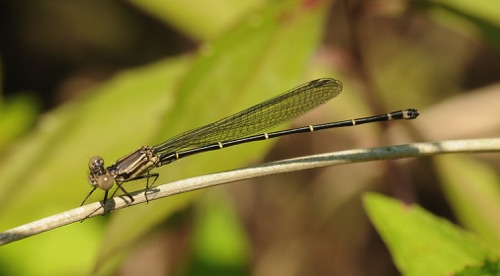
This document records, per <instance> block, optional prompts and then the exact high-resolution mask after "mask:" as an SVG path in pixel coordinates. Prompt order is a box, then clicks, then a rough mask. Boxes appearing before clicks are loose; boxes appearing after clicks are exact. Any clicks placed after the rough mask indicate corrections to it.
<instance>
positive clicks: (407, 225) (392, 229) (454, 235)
mask: <svg viewBox="0 0 500 276" xmlns="http://www.w3.org/2000/svg"><path fill="white" fill-rule="evenodd" d="M363 201H364V206H365V209H366V211H367V212H368V216H369V218H370V220H371V221H372V223H373V224H374V225H375V228H376V229H377V231H378V232H379V233H380V235H381V236H382V239H383V240H384V242H385V243H386V245H387V247H388V248H389V250H390V252H391V255H392V258H393V260H394V262H395V264H396V266H397V267H398V269H399V271H400V272H401V273H402V274H404V275H447V274H449V273H452V272H454V271H458V270H460V269H462V268H464V267H466V266H467V265H469V266H470V265H477V264H481V263H482V262H483V261H484V260H486V259H488V258H495V257H496V256H498V252H495V250H494V249H493V248H491V247H489V246H487V245H486V244H485V243H484V242H482V241H481V240H480V239H478V238H477V237H476V236H474V235H472V234H470V233H467V232H465V231H463V230H461V229H460V228H458V227H457V226H455V225H452V224H451V223H449V222H448V221H446V220H444V219H441V218H438V217H435V216H433V215H432V214H430V213H428V212H427V211H425V210H424V209H422V208H421V207H419V206H416V205H410V206H408V205H404V204H403V203H401V202H398V201H396V200H393V199H390V198H388V197H385V196H382V195H378V194H367V195H366V196H365V197H364V199H363Z"/></svg>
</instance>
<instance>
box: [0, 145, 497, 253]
mask: <svg viewBox="0 0 500 276" xmlns="http://www.w3.org/2000/svg"><path fill="white" fill-rule="evenodd" d="M499 151H500V138H491V139H473V140H454V141H443V142H433V143H415V144H406V145H396V146H388V147H377V148H370V149H356V150H347V151H341V152H334V153H326V154H319V155H311V156H305V157H300V158H294V159H287V160H282V161H276V162H271V163H266V164H261V165H258V166H255V167H249V168H245V169H238V170H233V171H227V172H221V173H214V174H209V175H203V176H198V177H193V178H189V179H184V180H179V181H175V182H171V183H167V184H163V185H159V186H157V187H154V188H153V189H152V190H151V191H149V192H148V195H147V200H149V201H151V200H156V199H160V198H164V197H168V196H171V195H176V194H180V193H185V192H189V191H193V190H197V189H202V188H207V187H211V186H216V185H220V184H225V183H229V182H235V181H239V180H244V179H249V178H255V177H261V176H266V175H271V174H278V173H284V172H292V171H300V170H306V169H312V168H319V167H325V166H333V165H342V164H349V163H359V162H367V161H374V160H386V159H401V158H408V157H419V156H428V155H436V154H446V153H481V152H499ZM131 195H132V196H133V198H134V202H130V200H129V199H128V198H127V197H123V196H117V197H114V198H112V199H110V200H108V202H107V204H106V205H105V206H104V207H103V208H102V205H101V202H95V203H91V204H88V205H85V206H81V207H79V208H75V209H72V210H69V211H66V212H63V213H60V214H57V215H54V216H50V217H47V218H44V219H41V220H37V221H34V222H31V223H28V224H25V225H22V226H19V227H16V228H13V229H10V230H7V231H5V232H2V233H0V246H1V245H4V244H7V243H11V242H13V241H17V240H20V239H24V238H27V237H31V236H34V235H37V234H40V233H43V232H45V231H49V230H52V229H55V228H58V227H61V226H64V225H67V224H70V223H74V222H79V221H82V220H84V219H86V218H90V217H94V216H97V215H102V214H107V213H109V212H111V211H114V210H118V209H122V208H125V207H130V206H133V205H136V204H140V203H144V202H146V196H145V194H144V190H141V191H137V192H134V193H132V194H131Z"/></svg>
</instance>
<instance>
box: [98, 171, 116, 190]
mask: <svg viewBox="0 0 500 276" xmlns="http://www.w3.org/2000/svg"><path fill="white" fill-rule="evenodd" d="M114 182H115V179H114V178H113V177H111V176H109V175H107V174H103V175H100V176H99V177H97V186H99V188H101V189H103V190H105V191H107V190H109V189H111V187H113V183H114Z"/></svg>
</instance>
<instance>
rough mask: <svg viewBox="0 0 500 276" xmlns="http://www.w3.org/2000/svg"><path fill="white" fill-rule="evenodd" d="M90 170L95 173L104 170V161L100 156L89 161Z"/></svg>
mask: <svg viewBox="0 0 500 276" xmlns="http://www.w3.org/2000/svg"><path fill="white" fill-rule="evenodd" d="M89 168H90V170H91V171H95V170H97V169H100V168H104V159H102V157H100V156H94V157H92V158H90V160H89Z"/></svg>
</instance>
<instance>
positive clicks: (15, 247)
mask: <svg viewBox="0 0 500 276" xmlns="http://www.w3.org/2000/svg"><path fill="white" fill-rule="evenodd" d="M188 62H189V60H188V59H186V58H176V59H170V60H165V61H161V62H158V63H156V64H151V65H148V66H144V67H142V68H137V69H134V70H130V71H127V72H123V73H121V74H118V75H117V76H116V77H114V78H113V79H111V80H110V81H109V82H108V83H106V84H103V85H102V86H100V87H98V88H96V89H95V90H94V91H89V92H90V95H89V96H88V97H86V98H84V99H81V100H80V101H78V102H74V103H70V104H67V105H65V106H63V107H61V108H59V109H57V110H54V111H53V112H50V113H48V114H46V115H45V116H44V117H43V118H42V119H41V121H40V122H39V124H38V127H37V130H36V131H34V132H33V133H32V134H31V135H30V136H28V137H26V138H25V139H24V140H23V141H19V142H18V143H16V145H15V146H13V147H11V148H10V149H9V151H8V152H7V153H6V154H5V155H4V156H3V158H2V160H1V163H0V174H1V175H2V180H3V185H0V221H1V222H2V225H1V226H2V228H3V229H8V228H11V227H14V226H18V225H20V224H23V223H26V222H29V221H32V220H36V219H40V218H42V217H45V216H48V215H52V214H55V213H58V212H62V211H64V210H68V209H71V208H74V207H77V206H78V205H79V204H80V202H81V200H82V199H83V198H84V196H85V195H86V193H88V192H89V190H90V186H89V185H88V184H87V183H86V182H87V180H86V176H85V174H86V164H87V163H88V159H89V157H90V156H91V155H93V154H96V153H100V154H102V156H104V157H105V158H106V159H107V160H109V161H112V160H116V158H118V157H120V156H121V155H123V154H124V149H133V148H135V147H137V145H141V144H143V143H144V141H147V140H148V139H151V136H152V135H153V133H154V131H155V129H158V127H159V124H153V123H149V122H157V121H159V120H158V118H159V117H161V114H162V113H163V112H164V110H165V109H166V108H168V107H169V105H170V104H171V94H169V92H171V91H174V87H175V85H176V81H175V80H176V79H178V78H179V75H180V74H181V73H184V72H185V70H186V68H187V66H186V65H187V64H188ZM140 187H141V188H142V187H143V186H142V185H141V186H140ZM101 196H102V193H98V194H97V195H96V198H95V199H98V200H100V199H101ZM103 226H104V225H103V224H102V220H99V219H95V220H88V221H86V222H85V223H84V224H75V225H71V226H66V227H64V229H60V230H55V231H51V232H50V233H44V234H41V235H39V236H36V237H32V238H30V239H27V240H25V241H21V242H17V243H15V244H11V245H8V246H6V247H5V248H2V250H0V260H9V259H10V258H12V257H13V258H16V261H15V262H9V265H10V266H16V265H17V267H16V269H13V271H25V272H26V273H25V275H33V274H41V275H64V274H66V275H68V274H82V271H88V270H90V269H91V268H92V267H93V265H92V264H93V263H94V262H95V259H96V257H95V254H96V253H97V252H98V251H97V250H98V246H100V245H101V243H100V239H99V237H100V236H101V234H100V233H101V232H102V228H103ZM41 243H43V245H44V246H41ZM46 244H51V245H52V247H57V248H59V249H60V250H55V251H51V254H47V248H48V246H47V245H46ZM63 245H64V246H63ZM19 252H29V254H19ZM48 258H50V259H51V260H52V262H48V261H46V260H47V259H48ZM56 259H57V262H61V263H64V265H59V266H57V265H54V260H56ZM43 260H45V262H44V264H47V265H42V264H40V263H39V262H40V261H43ZM27 264H30V265H27ZM31 264H32V265H31ZM27 271H30V272H29V273H28V272H27Z"/></svg>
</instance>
